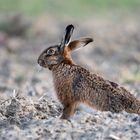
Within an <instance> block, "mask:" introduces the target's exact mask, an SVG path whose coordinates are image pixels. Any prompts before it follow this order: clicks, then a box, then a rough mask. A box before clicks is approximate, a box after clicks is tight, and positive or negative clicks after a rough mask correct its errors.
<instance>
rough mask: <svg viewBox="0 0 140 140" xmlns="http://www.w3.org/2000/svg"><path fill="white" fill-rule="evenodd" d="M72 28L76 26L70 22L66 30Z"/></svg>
mask: <svg viewBox="0 0 140 140" xmlns="http://www.w3.org/2000/svg"><path fill="white" fill-rule="evenodd" d="M71 29H74V26H73V25H72V24H70V25H68V26H67V27H66V30H71Z"/></svg>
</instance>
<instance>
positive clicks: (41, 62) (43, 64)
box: [38, 59, 45, 67]
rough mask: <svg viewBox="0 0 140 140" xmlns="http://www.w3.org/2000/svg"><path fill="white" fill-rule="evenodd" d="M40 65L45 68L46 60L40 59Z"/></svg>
mask: <svg viewBox="0 0 140 140" xmlns="http://www.w3.org/2000/svg"><path fill="white" fill-rule="evenodd" d="M38 64H39V65H40V66H42V67H44V66H45V62H44V60H42V59H38Z"/></svg>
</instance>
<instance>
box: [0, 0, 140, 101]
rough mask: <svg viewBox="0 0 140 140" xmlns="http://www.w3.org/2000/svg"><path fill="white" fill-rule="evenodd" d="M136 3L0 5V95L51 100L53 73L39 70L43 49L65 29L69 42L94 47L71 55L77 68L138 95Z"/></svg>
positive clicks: (46, 0) (86, 0)
mask: <svg viewBox="0 0 140 140" xmlns="http://www.w3.org/2000/svg"><path fill="white" fill-rule="evenodd" d="M139 14H140V1H139V0H117V1H116V0H105V1H104V0H76V1H75V0H70V1H65V0H59V1H57V0H0V96H1V98H5V97H7V96H9V95H10V93H11V91H13V90H14V89H16V90H19V91H21V92H22V93H23V94H24V96H32V97H40V96H42V95H43V94H44V93H45V92H47V93H48V94H49V95H54V90H53V83H52V77H51V72H50V71H49V70H47V69H43V70H41V71H39V70H38V67H37V58H38V56H39V55H40V53H41V52H42V50H43V49H45V48H47V47H48V46H49V45H52V44H57V43H59V42H60V40H61V37H62V34H63V32H64V28H65V27H66V25H67V24H74V25H75V32H74V35H73V38H72V39H76V38H80V37H85V36H86V37H93V38H94V42H93V43H91V44H90V45H88V46H86V47H85V48H82V49H81V50H78V51H76V52H74V53H73V57H74V60H75V61H76V63H77V64H79V65H81V66H83V67H85V68H87V69H89V70H90V71H91V72H93V73H97V74H100V75H101V76H103V77H105V78H106V79H109V80H113V81H116V82H117V83H119V84H122V85H126V86H128V88H130V89H131V90H135V91H136V93H138V92H139V91H140V86H139V84H140V24H139V23H140V16H139ZM139 93H140V92H139Z"/></svg>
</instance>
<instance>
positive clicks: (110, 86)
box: [38, 25, 140, 119]
mask: <svg viewBox="0 0 140 140" xmlns="http://www.w3.org/2000/svg"><path fill="white" fill-rule="evenodd" d="M73 30H74V26H73V25H68V26H67V27H66V29H65V34H64V36H63V38H62V41H61V43H60V44H59V45H54V46H51V47H49V48H47V49H46V50H44V51H43V52H42V54H41V55H40V56H39V58H38V64H39V65H40V66H42V67H44V68H48V69H49V70H51V71H52V74H53V80H54V86H55V90H56V93H57V96H58V98H59V100H60V101H61V103H62V104H63V106H64V110H63V114H62V117H61V118H62V119H68V118H69V117H70V116H72V115H73V114H74V113H75V111H76V107H77V105H78V104H79V103H85V104H87V105H89V106H91V107H93V108H95V109H98V110H100V111H111V112H116V113H118V112H121V111H123V110H125V111H126V112H128V113H136V114H138V115H140V101H139V100H137V99H136V98H135V97H134V96H133V95H132V94H131V93H130V92H129V91H127V90H126V89H125V88H123V87H121V86H119V85H118V84H116V83H114V82H111V81H109V80H105V79H103V78H102V77H100V76H98V75H96V74H92V73H90V72H89V71H88V70H86V69H85V68H82V67H81V66H79V65H77V64H75V63H74V61H73V59H72V58H71V52H72V51H73V50H76V49H78V48H79V47H83V46H85V45H87V44H88V43H90V42H92V41H93V39H92V38H82V39H79V40H74V41H72V42H70V39H71V35H72V33H73Z"/></svg>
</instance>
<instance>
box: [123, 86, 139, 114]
mask: <svg viewBox="0 0 140 140" xmlns="http://www.w3.org/2000/svg"><path fill="white" fill-rule="evenodd" d="M122 90H123V91H124V92H123V93H124V95H125V96H123V97H124V98H123V102H122V104H123V106H124V109H125V111H126V112H128V113H135V114H138V115H140V100H138V99H137V98H135V97H134V96H133V95H132V94H130V92H128V91H127V90H126V89H124V88H122Z"/></svg>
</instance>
